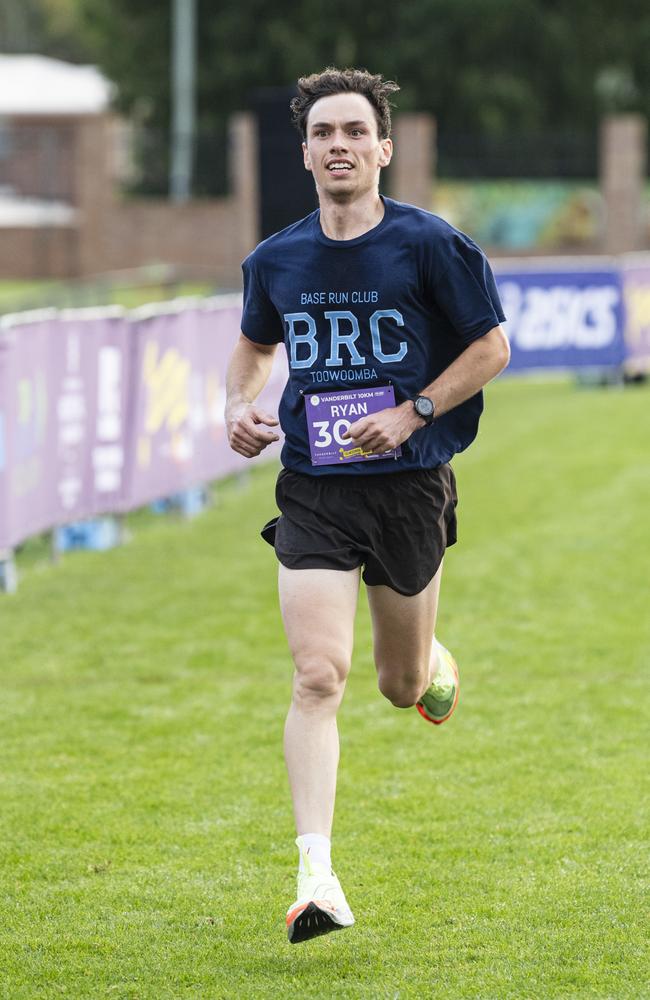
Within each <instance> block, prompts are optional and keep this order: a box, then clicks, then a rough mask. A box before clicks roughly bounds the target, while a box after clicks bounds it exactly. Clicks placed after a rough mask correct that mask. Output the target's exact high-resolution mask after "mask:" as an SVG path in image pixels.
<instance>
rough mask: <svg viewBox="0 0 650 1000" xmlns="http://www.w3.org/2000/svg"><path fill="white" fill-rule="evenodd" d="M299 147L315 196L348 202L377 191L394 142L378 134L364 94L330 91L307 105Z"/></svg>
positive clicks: (375, 121) (373, 114)
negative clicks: (305, 138) (332, 92)
mask: <svg viewBox="0 0 650 1000" xmlns="http://www.w3.org/2000/svg"><path fill="white" fill-rule="evenodd" d="M302 149H303V155H304V158H305V167H306V168H307V170H311V172H312V173H313V175H314V180H315V181H316V187H317V189H318V192H319V195H320V194H321V193H326V194H327V195H329V196H331V197H332V198H334V199H335V200H337V201H342V202H350V201H354V200H355V198H358V197H359V196H360V195H363V194H366V193H367V192H368V191H372V190H377V188H378V186H379V171H380V169H381V167H386V166H388V164H389V163H390V158H391V155H392V151H393V144H392V142H391V140H390V139H380V138H379V135H378V132H377V118H376V116H375V112H374V110H373V107H372V105H371V103H370V101H369V100H368V98H367V97H364V96H363V95H362V94H333V95H332V96H330V97H321V98H320V99H319V100H318V101H316V103H315V104H314V105H313V107H312V108H311V110H310V112H309V115H308V117H307V141H306V142H303V144H302ZM337 164H338V166H337Z"/></svg>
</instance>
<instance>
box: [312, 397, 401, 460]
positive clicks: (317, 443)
mask: <svg viewBox="0 0 650 1000" xmlns="http://www.w3.org/2000/svg"><path fill="white" fill-rule="evenodd" d="M391 406H395V393H394V392H393V387H392V385H377V386H373V387H372V388H366V389H361V388H359V389H344V390H340V391H339V392H323V393H305V414H306V416H307V430H308V433H309V450H310V452H311V464H312V465H339V464H340V463H341V462H370V461H372V460H373V459H377V458H399V456H400V455H401V454H402V449H401V448H391V450H390V451H385V452H384V453H383V454H381V455H371V454H369V453H368V452H366V451H364V450H363V448H360V447H358V446H355V444H354V441H353V440H352V439H351V438H344V437H342V435H343V434H344V433H345V431H347V429H348V427H350V425H351V424H353V423H355V421H357V420H361V418H362V417H368V416H370V414H371V413H377V412H378V411H379V410H386V409H388V408H389V407H391Z"/></svg>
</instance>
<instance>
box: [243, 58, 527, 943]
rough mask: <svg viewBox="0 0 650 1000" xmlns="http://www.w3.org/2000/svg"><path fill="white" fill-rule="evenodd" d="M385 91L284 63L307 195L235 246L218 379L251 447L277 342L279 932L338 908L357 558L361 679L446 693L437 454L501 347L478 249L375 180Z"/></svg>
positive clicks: (362, 76)
mask: <svg viewBox="0 0 650 1000" xmlns="http://www.w3.org/2000/svg"><path fill="white" fill-rule="evenodd" d="M398 89H399V88H398V87H397V85H396V84H394V83H392V82H389V81H385V80H383V79H382V77H381V76H379V75H371V74H370V73H368V72H366V71H365V70H344V71H339V70H336V69H332V68H330V69H327V70H325V71H324V72H323V73H318V74H313V75H312V76H309V77H306V78H303V79H301V80H299V81H298V93H299V96H298V97H296V98H295V99H294V100H293V101H292V106H291V107H292V112H293V118H294V122H295V123H296V125H297V126H298V128H299V130H300V131H301V134H302V137H303V145H302V149H303V155H304V163H305V168H306V169H307V170H310V171H311V172H312V174H313V176H314V181H315V183H316V190H317V194H318V200H319V205H320V209H319V210H318V211H315V212H313V213H312V214H311V215H309V216H307V218H305V219H302V220H301V221H299V222H296V223H295V224H294V225H292V226H289V227H288V228H287V229H284V230H283V231H282V232H280V233H277V234H276V235H274V236H271V237H270V238H269V239H267V240H265V241H264V242H263V243H261V244H260V245H259V246H258V247H257V248H256V249H255V250H254V251H253V253H251V254H250V256H249V257H247V258H246V260H245V261H244V264H243V271H244V310H243V319H242V331H243V332H242V335H241V337H240V340H239V342H238V344H237V346H236V347H235V350H234V352H233V355H232V358H231V361H230V366H229V371H228V379H227V405H226V420H227V427H228V434H229V440H230V444H231V447H232V448H233V449H234V450H235V451H237V452H239V454H241V455H245V456H246V457H247V458H253V457H254V456H256V455H259V454H260V452H261V451H262V450H263V449H264V448H265V447H266V446H267V445H268V444H270V442H271V441H276V440H277V439H278V438H277V434H276V433H275V432H274V431H273V430H272V429H269V428H273V427H275V426H276V425H277V424H278V420H276V419H275V417H274V416H273V415H272V414H270V413H267V412H265V411H264V410H262V409H260V407H259V406H257V405H256V404H255V400H256V398H257V396H258V395H259V393H260V391H261V389H262V387H263V386H264V384H265V382H266V380H267V379H268V376H269V373H270V369H271V366H272V362H273V354H274V352H275V349H276V347H277V345H278V344H279V343H284V344H285V346H286V350H287V355H288V360H289V380H288V382H287V385H286V387H285V390H284V394H283V397H282V402H281V404H280V414H279V415H280V423H281V425H282V430H283V431H284V434H285V444H284V447H283V451H282V464H283V469H282V471H281V472H280V475H279V478H278V483H277V488H276V500H277V504H278V507H279V508H280V511H281V516H280V517H279V518H277V519H275V520H274V521H272V522H270V523H269V524H268V525H266V526H265V528H264V531H263V534H264V537H265V538H266V539H267V540H268V541H270V542H271V543H272V544H274V546H275V551H276V554H277V557H278V560H279V562H280V567H279V592H280V606H281V611H282V617H283V621H284V627H285V630H286V634H287V639H288V642H289V647H290V650H291V654H292V656H293V660H294V664H295V675H294V684H293V699H292V702H291V706H290V708H289V714H288V717H287V722H286V728H285V741H284V749H285V758H286V763H287V769H288V773H289V782H290V785H291V793H292V798H293V806H294V813H295V819H296V827H297V833H298V839H297V840H296V844H297V846H298V848H299V854H300V867H299V873H298V896H297V900H296V902H295V903H294V904H293V905H292V906H291V907H290V908H289V912H288V914H287V928H288V935H289V940H290V941H292V942H294V943H295V942H298V941H304V940H306V939H308V938H311V937H314V936H316V935H318V934H323V933H326V932H327V931H330V930H336V929H338V928H341V927H347V926H349V925H351V924H353V923H354V917H353V916H352V913H351V911H350V908H349V906H348V904H347V902H346V900H345V896H344V895H343V891H342V889H341V886H340V883H339V881H338V879H337V878H336V876H335V875H334V874H333V872H332V868H331V859H330V836H331V829H332V818H333V813H334V798H335V790H336V773H337V766H338V757H339V745H338V733H337V727H336V712H337V709H338V707H339V704H340V702H341V698H342V696H343V690H344V687H345V682H346V678H347V675H348V671H349V669H350V661H351V656H352V637H353V622H354V616H355V610H356V602H357V595H358V590H359V580H360V576H361V569H362V567H363V579H364V582H365V583H366V586H367V593H368V602H369V605H370V612H371V617H372V623H373V643H374V658H375V664H376V667H377V673H378V681H379V689H380V691H381V693H382V694H383V695H384V696H385V697H386V698H388V699H389V700H390V701H391V702H392V703H393V705H395V706H397V707H398V708H407V707H411V706H414V705H417V708H418V710H419V711H420V713H421V714H422V715H423V716H424V718H426V719H428V720H429V721H430V722H433V723H438V724H439V723H441V722H444V721H445V720H446V719H447V718H448V717H449V716H450V715H451V713H452V712H453V710H454V708H455V705H456V702H457V699H458V672H457V668H456V664H455V662H454V660H453V657H452V656H451V655H450V654H449V653H448V652H447V650H445V649H444V647H442V646H441V645H440V644H439V643H438V642H437V640H436V639H435V638H434V627H435V622H436V611H437V605H438V594H439V590H440V577H441V572H442V558H443V555H444V551H445V548H446V547H447V546H448V545H452V544H453V543H454V542H455V540H456V518H455V506H456V491H455V483H454V476H453V472H452V471H451V468H450V466H449V464H448V462H449V460H450V459H451V458H452V456H453V455H454V454H455V453H456V452H458V451H461V450H462V449H463V448H466V447H467V446H468V445H469V444H470V443H471V441H472V440H473V439H474V437H475V435H476V432H477V429H478V420H479V416H480V413H481V410H482V406H483V402H482V394H481V388H482V387H483V386H484V385H485V384H486V383H487V382H489V381H490V380H491V379H492V378H494V377H495V376H496V375H497V374H498V373H499V372H500V371H501V370H502V369H503V368H504V367H505V366H506V364H507V362H508V358H509V349H508V343H507V340H506V337H505V335H504V333H503V332H502V330H501V328H500V326H499V323H500V322H502V321H503V320H504V319H505V317H504V315H503V312H502V309H501V305H500V302H499V298H498V294H497V291H496V286H495V283H494V278H493V276H492V272H491V270H490V267H489V265H488V263H487V261H486V259H485V257H484V255H483V253H482V252H481V250H480V249H479V247H478V246H477V245H476V244H475V243H474V242H473V241H472V240H471V239H470V238H469V237H468V236H465V235H464V234H463V233H461V232H458V231H457V230H456V229H454V228H453V227H452V226H450V225H448V224H447V223H446V222H444V221H443V220H442V219H440V218H438V217H437V216H435V215H432V214H430V213H429V212H425V211H423V210H421V209H418V208H414V207H413V206H411V205H405V204H401V203H399V202H396V201H393V200H391V199H390V198H385V197H382V196H380V195H379V175H380V171H381V170H382V168H383V167H387V166H388V164H389V163H390V159H391V155H392V150H393V145H392V142H391V139H390V137H389V136H390V107H389V103H388V97H389V95H390V94H391V93H393V92H394V91H396V90H398Z"/></svg>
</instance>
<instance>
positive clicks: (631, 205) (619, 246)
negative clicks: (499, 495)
mask: <svg viewBox="0 0 650 1000" xmlns="http://www.w3.org/2000/svg"><path fill="white" fill-rule="evenodd" d="M646 144H647V123H646V120H645V118H644V117H643V116H642V115H633V114H628V115H612V116H611V117H607V118H605V119H604V120H603V121H602V123H601V127H600V189H601V192H602V195H603V201H604V205H605V232H604V244H605V247H604V248H605V250H606V251H607V252H608V253H622V252H624V251H626V250H639V249H641V248H642V246H643V184H644V182H645V175H646V169H647V167H646Z"/></svg>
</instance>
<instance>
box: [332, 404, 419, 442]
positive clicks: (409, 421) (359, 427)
mask: <svg viewBox="0 0 650 1000" xmlns="http://www.w3.org/2000/svg"><path fill="white" fill-rule="evenodd" d="M420 427H424V423H423V421H422V418H421V417H419V416H418V415H417V413H416V412H415V409H414V408H413V404H412V403H411V402H410V401H407V402H405V403H402V404H401V405H400V406H391V407H389V408H388V409H386V410H378V411H377V413H371V414H370V416H369V417H362V418H361V420H355V422H354V423H353V424H351V425H350V428H349V430H347V431H345V432H344V433H343V434H342V435H341V437H343V438H350V439H351V440H352V441H354V444H355V445H356V446H358V447H361V448H363V450H364V451H372V452H376V453H377V454H381V453H382V452H384V451H390V450H391V449H392V448H397V447H398V446H399V445H400V444H403V442H404V441H406V439H407V438H409V437H410V436H411V434H412V433H413V431H416V430H418V429H419V428H420Z"/></svg>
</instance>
